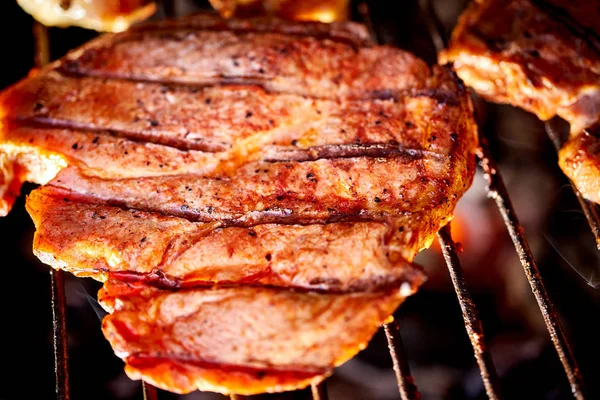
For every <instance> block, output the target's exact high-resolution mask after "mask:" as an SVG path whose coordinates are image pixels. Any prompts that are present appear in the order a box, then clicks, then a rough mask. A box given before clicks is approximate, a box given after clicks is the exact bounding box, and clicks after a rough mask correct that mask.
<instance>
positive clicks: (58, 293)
mask: <svg viewBox="0 0 600 400" xmlns="http://www.w3.org/2000/svg"><path fill="white" fill-rule="evenodd" d="M33 38H34V41H35V42H34V45H35V54H34V63H35V66H36V67H37V68H41V67H43V66H44V65H46V64H48V62H49V61H50V41H49V39H48V28H46V27H45V26H44V25H42V24H40V23H39V22H37V21H34V22H33ZM50 290H51V302H52V328H53V329H52V339H53V345H54V373H55V376H56V397H57V399H58V400H69V399H70V398H71V392H70V389H69V354H68V343H67V328H66V311H65V310H66V299H65V282H64V272H63V271H61V270H54V269H50Z"/></svg>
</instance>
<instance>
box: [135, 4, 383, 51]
mask: <svg viewBox="0 0 600 400" xmlns="http://www.w3.org/2000/svg"><path fill="white" fill-rule="evenodd" d="M131 30H132V31H136V32H143V31H177V30H192V31H194V30H195V31H200V30H205V31H232V32H276V33H283V34H287V35H295V36H312V37H316V38H319V39H329V40H334V41H340V42H345V43H348V44H351V45H353V46H356V47H365V46H372V45H373V44H374V43H373V42H372V38H371V35H370V33H369V31H368V29H367V28H366V26H364V25H362V24H358V23H356V22H350V21H334V22H331V23H327V24H325V23H321V22H314V21H303V22H296V21H292V20H290V19H287V20H285V19H280V18H273V17H269V16H259V17H254V18H244V19H237V18H230V19H223V18H221V17H219V16H218V15H217V14H215V13H209V12H206V13H197V14H190V15H188V16H185V17H181V18H177V19H175V20H173V19H171V20H169V19H164V20H160V21H153V22H145V23H142V24H138V25H136V26H133V27H132V28H131Z"/></svg>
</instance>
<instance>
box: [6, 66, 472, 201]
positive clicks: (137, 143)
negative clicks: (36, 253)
mask: <svg viewBox="0 0 600 400" xmlns="http://www.w3.org/2000/svg"><path fill="white" fill-rule="evenodd" d="M432 82H438V83H439V86H435V87H432V88H430V89H427V90H426V91H421V92H418V93H414V94H413V95H407V96H404V97H401V98H399V99H388V100H371V101H353V100H340V101H332V100H316V99H309V98H304V97H300V96H296V95H286V94H274V93H268V92H266V91H265V90H264V89H261V88H259V87H255V86H242V87H240V86H233V87H208V88H202V89H193V88H186V87H169V86H165V85H161V84H154V83H132V82H126V81H116V80H103V79H97V78H72V77H65V76H63V75H61V74H59V73H57V72H56V71H53V70H50V71H47V72H43V73H41V74H40V75H38V76H36V77H34V78H28V79H26V80H24V81H22V82H21V83H19V84H17V85H15V86H13V87H12V88H11V89H9V90H8V91H6V92H4V93H3V94H2V95H0V114H2V115H4V116H5V120H4V123H3V126H2V127H1V129H0V139H1V141H0V152H1V153H4V154H5V158H6V159H7V160H9V159H12V160H13V163H14V164H16V166H17V167H18V168H17V171H21V172H22V174H24V175H26V176H19V175H15V176H14V184H12V188H13V189H14V190H18V187H19V185H20V183H21V182H22V181H24V180H32V181H34V182H36V183H41V184H45V183H47V182H48V181H49V180H50V179H51V178H52V177H53V175H51V174H50V172H52V171H53V172H54V173H56V172H57V171H58V170H59V169H60V168H62V167H64V166H65V165H67V164H70V165H73V166H77V167H78V168H80V169H81V170H82V171H83V172H84V174H85V175H89V176H97V177H102V178H105V179H110V178H133V177H148V176H160V175H178V174H198V175H211V174H212V175H215V174H217V175H219V176H222V175H223V174H225V175H227V174H231V173H234V171H235V170H236V169H237V168H239V166H240V165H243V164H245V163H249V162H251V161H253V160H260V159H263V160H265V161H317V160H318V159H323V158H327V159H332V158H339V157H342V158H349V157H370V158H390V157H392V158H393V157H402V158H404V159H415V160H417V159H422V161H420V163H421V164H423V163H427V160H428V159H430V160H431V161H432V163H434V164H436V165H438V167H440V168H449V169H448V170H447V171H446V172H444V173H445V174H446V175H448V176H446V177H444V178H443V179H444V182H446V183H445V184H446V185H449V182H452V181H454V177H457V176H458V177H462V176H464V175H463V172H465V171H464V170H463V167H464V165H465V164H464V162H465V161H467V164H466V165H467V166H468V168H472V162H470V161H469V160H468V159H466V160H465V159H464V158H463V156H466V157H471V154H470V153H469V149H472V148H473V147H474V142H475V138H474V134H473V131H474V124H473V121H472V119H471V118H470V113H471V107H470V104H469V103H468V99H467V97H466V95H465V93H464V91H463V90H462V88H461V87H460V84H459V82H457V81H456V79H455V78H454V77H453V75H452V74H451V72H450V71H449V70H447V69H443V68H439V67H436V68H434V69H433V71H432ZM465 151H466V152H465ZM449 154H452V155H453V156H452V157H449V158H447V155H449ZM32 160H33V161H32ZM8 162H9V161H7V164H8ZM334 163H335V161H334ZM440 163H441V164H440ZM29 164H33V166H30V165H29ZM442 164H444V165H445V166H443V167H442ZM40 165H42V166H43V168H41V167H40ZM33 167H34V168H33ZM436 168H437V167H436ZM6 169H8V166H7V167H6ZM13 169H14V168H13ZM455 169H456V170H455ZM42 170H43V171H47V172H48V173H44V174H41V173H40V172H39V171H42ZM440 172H441V170H440ZM466 172H467V174H468V173H469V172H468V171H466ZM308 173H310V171H308V172H306V174H308ZM411 173H412V172H411ZM419 178H423V179H426V178H424V177H419ZM463 183H467V182H466V181H465V182H463ZM467 184H468V183H467ZM14 190H13V191H14ZM378 197H380V198H381V196H378ZM384 197H385V196H384ZM13 198H14V195H10V196H9V195H7V199H13ZM5 204H6V206H5V208H6V209H8V208H10V204H12V202H9V201H6V203H5Z"/></svg>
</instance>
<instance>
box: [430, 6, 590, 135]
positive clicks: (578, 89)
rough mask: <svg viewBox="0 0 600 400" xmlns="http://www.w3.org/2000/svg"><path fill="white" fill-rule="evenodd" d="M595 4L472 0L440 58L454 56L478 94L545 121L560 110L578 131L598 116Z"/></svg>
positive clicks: (449, 59)
mask: <svg viewBox="0 0 600 400" xmlns="http://www.w3.org/2000/svg"><path fill="white" fill-rule="evenodd" d="M586 4H587V5H586ZM598 5H600V4H599V2H598V1H575V2H572V1H562V0H554V1H547V0H533V1H531V0H511V1H508V2H507V1H502V0H477V1H473V2H472V3H471V4H470V6H469V7H468V8H467V10H466V11H465V12H464V13H463V14H462V16H461V17H460V20H459V23H458V25H457V27H456V28H455V30H454V32H453V33H452V39H451V42H450V46H449V48H448V49H447V50H446V51H443V52H442V53H441V54H440V61H441V63H447V62H452V63H453V65H454V68H455V70H456V73H457V74H458V76H460V77H461V78H462V79H463V80H464V81H465V83H466V84H467V85H469V86H472V87H473V89H475V91H476V92H477V93H478V94H480V95H481V96H483V97H485V98H487V99H489V100H491V101H495V102H499V103H510V104H513V105H516V106H518V107H521V108H524V109H525V110H527V111H530V112H533V113H534V114H536V115H537V116H538V117H539V118H540V119H542V120H548V119H550V118H552V117H554V116H555V115H558V116H560V117H562V118H564V119H565V120H567V121H568V122H569V123H570V124H571V131H572V132H573V133H578V132H580V131H581V130H582V129H583V128H585V127H586V126H589V125H591V124H592V123H594V122H596V121H598V119H599V118H600V40H599V35H600V11H599V9H598ZM585 10H587V13H586V12H585Z"/></svg>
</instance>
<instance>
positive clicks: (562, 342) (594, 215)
mask: <svg viewBox="0 0 600 400" xmlns="http://www.w3.org/2000/svg"><path fill="white" fill-rule="evenodd" d="M381 3H382V2H376V1H373V2H351V7H352V12H351V13H350V14H351V16H352V17H353V19H357V20H359V21H361V22H364V23H366V24H367V26H368V27H369V28H370V29H371V31H372V32H373V35H374V37H375V38H376V39H377V41H379V42H389V41H390V35H389V32H388V33H387V34H386V32H385V30H384V29H382V27H381V26H380V25H379V17H378V15H376V13H375V12H374V10H376V9H379V10H381V9H384V7H386V6H388V5H389V4H381ZM409 3H410V4H409ZM407 4H409V5H407V6H406V7H407V8H411V7H412V8H414V9H416V10H417V11H418V14H419V16H420V18H421V21H422V22H423V24H421V25H420V27H419V29H426V30H427V33H428V35H429V36H428V40H429V41H430V43H429V47H428V48H426V51H429V53H432V50H439V49H441V48H443V47H444V46H445V42H446V36H447V32H446V29H445V28H444V25H443V24H442V23H441V22H440V19H439V18H438V16H437V13H436V10H435V9H434V6H433V4H432V2H431V1H422V2H419V3H418V5H417V2H407ZM161 7H162V9H161V12H162V14H163V15H166V16H174V15H177V11H179V10H178V7H177V4H176V3H175V0H165V1H163V2H162V3H161ZM409 28H410V29H412V27H409ZM396 34H397V32H396ZM34 39H35V43H34V45H35V47H34V48H35V63H36V64H37V65H38V66H41V65H43V64H45V63H47V62H48V61H49V59H50V54H51V51H50V50H51V46H52V45H53V44H52V43H49V39H48V31H47V29H46V28H45V27H43V26H42V25H40V24H37V23H34ZM396 39H398V38H396ZM404 40H411V39H410V38H409V39H407V38H404ZM413 43H415V42H414V40H413ZM409 50H412V51H414V49H413V48H411V49H409ZM417 55H419V56H421V57H423V58H426V59H427V58H428V57H427V54H426V53H423V54H418V52H417ZM429 58H430V59H429V60H428V61H432V60H431V54H429ZM545 128H546V131H547V133H548V136H549V138H550V140H551V142H552V144H553V145H554V146H555V147H556V148H557V149H558V148H560V145H561V143H562V138H563V136H564V135H563V133H562V131H563V130H564V129H563V127H562V126H561V124H560V122H557V121H551V122H548V123H546V124H545ZM525 133H526V132H524V134H525ZM480 142H481V147H480V149H479V151H478V153H477V157H478V164H479V166H480V168H481V170H482V171H483V174H482V175H483V177H484V178H485V182H486V185H487V195H488V197H489V198H490V199H491V200H493V201H494V202H495V203H496V205H497V208H498V210H499V211H500V214H501V215H502V218H503V220H504V224H505V226H506V229H507V231H508V233H509V235H510V238H511V239H512V242H513V244H514V248H515V251H516V253H517V255H518V258H519V260H520V263H521V264H522V267H523V271H524V272H525V276H526V278H527V280H528V282H529V285H530V286H531V290H532V292H533V294H534V296H535V299H536V301H537V305H538V306H539V310H540V312H541V315H542V317H543V320H544V323H545V325H546V328H547V330H548V333H549V335H550V339H551V341H552V344H553V346H554V348H555V350H556V353H557V355H558V359H559V360H560V363H561V364H562V368H563V369H564V374H565V376H566V380H568V384H569V387H570V392H571V394H572V396H573V397H574V398H576V399H583V398H587V397H586V394H585V393H586V391H585V389H584V383H583V378H582V373H581V372H580V370H579V368H578V366H577V362H576V360H575V358H574V356H573V352H572V351H571V346H570V344H569V340H568V337H567V335H566V334H565V332H564V331H563V329H562V328H561V324H560V322H559V318H558V316H557V312H556V310H555V306H554V304H553V302H552V301H551V299H550V296H549V294H548V292H547V290H546V288H545V286H544V282H543V280H542V277H541V275H540V271H539V268H538V265H537V263H536V261H535V258H534V255H533V253H532V251H531V249H530V246H529V243H528V241H527V238H526V236H525V234H524V230H523V228H522V226H521V224H520V223H519V219H518V218H517V214H516V212H515V208H514V207H513V204H512V202H511V199H510V197H509V194H508V191H507V189H506V187H505V184H504V181H503V178H502V175H501V171H500V169H499V168H498V166H497V163H496V161H495V157H494V153H493V151H492V148H491V146H490V144H489V143H488V139H487V138H486V134H485V129H483V128H482V129H481V130H480ZM476 179H477V178H476ZM574 191H575V195H576V196H577V199H578V201H579V204H580V207H581V210H582V211H583V213H584V215H585V217H586V220H587V222H588V224H589V228H590V230H591V232H592V233H593V234H594V237H595V239H596V244H597V246H598V248H599V249H600V217H599V214H598V210H597V209H596V206H595V205H593V204H591V203H589V202H587V201H586V200H584V199H583V198H582V197H581V196H580V195H579V194H578V193H577V192H576V190H575V189H574ZM540 201H544V199H540ZM438 240H439V243H440V247H441V251H442V253H443V257H444V259H445V262H446V265H447V268H448V271H449V273H450V277H451V280H452V284H453V287H454V290H455V292H456V297H457V299H458V302H459V304H460V309H461V312H462V317H463V321H464V327H465V330H466V333H467V335H468V338H469V340H470V343H471V345H472V348H473V353H474V357H475V360H476V362H477V365H478V368H479V371H480V375H481V379H482V381H483V385H484V387H485V393H486V394H487V396H488V398H490V399H499V398H502V389H501V385H500V380H499V377H498V374H497V372H496V368H495V366H494V362H493V359H492V355H491V353H490V351H489V349H488V345H487V342H486V338H485V335H484V331H483V327H482V322H481V320H480V318H479V316H478V312H477V307H476V305H475V302H474V300H473V297H472V296H471V294H470V293H469V290H468V287H467V283H466V281H465V277H464V273H463V269H462V267H461V262H460V258H459V253H460V246H459V244H457V243H455V242H454V241H453V239H452V235H451V229H450V226H449V225H448V226H446V227H444V228H442V229H441V230H440V232H439V233H438ZM587 245H588V244H587V243H581V246H587ZM50 282H51V299H52V317H53V321H52V322H53V345H54V357H55V376H56V393H57V397H58V399H61V400H62V399H69V398H71V396H70V388H69V367H68V364H69V363H68V361H69V351H68V350H69V349H68V324H67V320H68V318H67V315H66V314H67V311H66V310H67V307H66V296H65V277H64V273H63V271H55V270H52V269H51V270H50ZM417 296H418V293H417ZM69 323H70V321H69ZM384 332H385V336H386V338H387V342H388V347H389V353H390V355H391V359H392V361H393V369H394V372H395V376H396V379H397V383H398V392H399V396H400V398H401V399H402V400H408V399H418V398H420V394H419V389H418V386H419V385H426V384H427V382H416V381H415V380H414V379H413V377H412V376H411V371H410V367H409V365H410V363H411V360H410V357H409V356H407V352H406V351H405V348H404V345H403V343H402V337H401V333H400V328H399V326H398V324H397V323H396V322H392V323H389V324H387V325H385V326H384ZM409 350H410V349H409ZM409 353H410V352H409ZM89 361H90V362H93V361H92V360H89ZM90 390H93V389H92V388H91V389H90ZM142 392H143V396H144V399H147V400H154V399H159V398H161V399H162V398H163V396H164V398H170V397H169V396H171V395H170V394H163V393H160V394H159V393H157V390H156V389H155V388H153V387H151V386H150V385H147V384H143V389H142ZM298 396H299V398H304V396H307V397H308V398H310V396H312V398H313V399H315V400H324V399H327V398H328V395H327V388H326V382H324V383H322V384H320V385H318V386H313V387H312V388H311V390H310V391H302V392H300V393H299V394H298ZM0 398H1V396H0ZM245 398H247V397H245V396H236V395H233V396H231V399H245Z"/></svg>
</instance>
